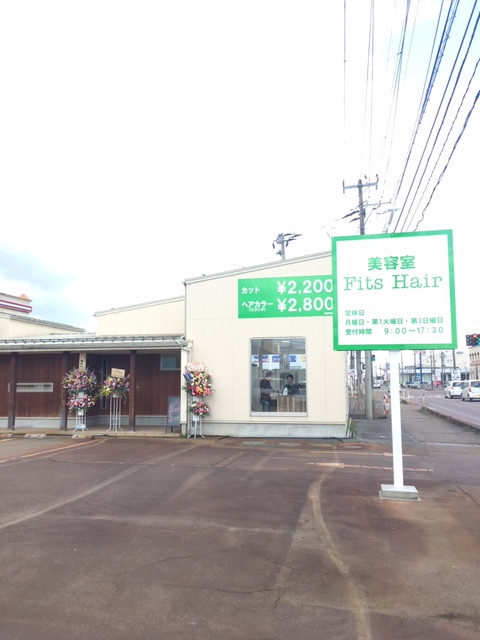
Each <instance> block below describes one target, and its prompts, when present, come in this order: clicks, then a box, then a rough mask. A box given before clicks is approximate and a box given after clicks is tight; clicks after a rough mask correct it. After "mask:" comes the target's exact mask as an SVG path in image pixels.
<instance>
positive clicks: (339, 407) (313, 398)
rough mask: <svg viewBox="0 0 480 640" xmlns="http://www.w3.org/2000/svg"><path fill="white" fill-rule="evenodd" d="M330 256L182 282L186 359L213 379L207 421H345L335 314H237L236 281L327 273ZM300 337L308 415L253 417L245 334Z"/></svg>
mask: <svg viewBox="0 0 480 640" xmlns="http://www.w3.org/2000/svg"><path fill="white" fill-rule="evenodd" d="M330 274H331V258H330V254H322V255H321V256H320V254H319V256H317V257H316V258H311V259H305V258H304V259H301V260H298V261H291V260H288V261H279V262H278V263H275V265H268V266H265V267H257V268H255V269H252V270H248V271H247V270H242V271H241V272H235V273H231V274H220V275H219V276H217V277H215V276H214V277H209V278H201V279H196V280H187V282H186V285H187V292H186V318H187V321H186V322H187V324H186V338H187V339H188V340H192V343H193V348H192V352H191V354H190V361H201V362H204V363H205V364H206V365H207V367H208V371H209V372H210V373H211V375H212V377H213V387H214V394H213V396H212V397H211V398H210V399H209V404H210V406H211V410H212V415H211V417H210V418H209V419H208V421H206V424H207V422H210V421H211V422H216V421H220V422H223V423H225V422H229V421H232V422H239V421H252V420H253V419H254V420H255V421H256V422H275V423H282V422H283V423H288V422H292V421H295V420H296V421H300V422H302V423H312V424H313V423H315V424H318V423H340V424H343V425H344V424H345V422H346V419H347V396H346V368H345V354H344V353H342V352H335V351H333V318H332V317H310V318H306V317H300V318H293V319H292V318H271V319H268V318H265V319H251V320H249V319H238V302H237V281H238V279H240V278H260V277H261V278H269V277H278V276H281V277H285V276H287V277H288V276H302V275H305V276H307V275H308V276H311V275H330ZM264 337H272V338H277V337H278V338H281V337H286V338H289V337H304V338H305V341H306V351H307V394H308V395H307V402H308V415H307V416H302V417H293V416H291V415H285V414H283V415H281V414H278V413H271V414H263V415H262V414H253V415H252V414H251V411H250V407H251V397H250V396H251V381H250V375H251V366H250V340H251V338H264Z"/></svg>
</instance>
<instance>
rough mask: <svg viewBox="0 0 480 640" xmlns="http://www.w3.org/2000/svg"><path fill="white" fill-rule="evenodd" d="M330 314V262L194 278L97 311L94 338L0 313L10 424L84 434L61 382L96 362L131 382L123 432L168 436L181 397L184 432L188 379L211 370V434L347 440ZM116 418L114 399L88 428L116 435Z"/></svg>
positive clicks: (0, 410) (0, 413) (207, 426)
mask: <svg viewBox="0 0 480 640" xmlns="http://www.w3.org/2000/svg"><path fill="white" fill-rule="evenodd" d="M331 313H332V298H331V256H330V253H321V254H314V255H312V256H306V257H302V258H298V259H288V260H282V261H277V262H274V263H269V264H264V265H259V266H254V267H249V268H242V269H238V270H235V271H230V272H224V273H219V274H214V275H210V276H202V277H198V278H191V279H187V280H186V281H185V295H184V296H182V297H179V298H173V299H168V300H160V301H156V302H151V303H145V304H139V305H132V306H129V307H122V308H117V309H111V310H107V311H99V312H97V313H95V318H96V332H95V333H94V334H90V333H86V332H83V331H82V330H80V329H76V328H74V327H64V326H62V325H54V324H53V323H43V326H40V325H41V324H42V323H41V321H34V320H32V319H31V318H30V317H28V314H26V313H25V312H24V311H20V312H18V311H15V312H13V313H12V312H11V311H8V310H5V312H4V313H3V312H2V311H1V310H0V427H7V428H9V429H14V428H20V427H42V426H43V427H44V428H60V429H71V428H73V427H74V418H73V416H71V415H69V414H68V412H67V411H66V396H65V390H64V389H63V388H62V379H63V376H64V374H65V372H66V371H68V370H69V369H71V368H72V367H75V366H79V365H80V366H82V365H86V366H88V367H89V368H92V369H94V370H95V371H97V372H98V377H99V378H103V377H106V376H108V375H109V374H110V372H111V370H112V369H116V370H122V371H125V373H128V374H129V375H130V387H131V390H130V393H129V396H128V400H127V401H126V402H125V403H124V404H123V405H122V426H123V428H128V429H131V430H137V431H141V429H142V427H146V426H149V427H160V428H161V427H163V426H164V425H165V424H166V421H167V414H168V407H169V402H170V401H171V399H175V398H179V399H180V407H181V409H180V422H181V426H180V430H181V431H182V432H183V433H185V431H186V423H187V420H188V419H189V412H188V404H189V398H188V396H187V394H186V392H185V391H184V390H183V388H184V376H183V373H184V372H185V367H186V366H187V365H189V363H193V362H201V363H204V365H205V366H206V368H207V371H208V373H210V375H211V376H212V386H213V393H212V395H211V396H208V399H207V401H208V404H209V406H210V415H209V416H208V417H206V418H204V419H203V425H202V427H203V433H204V435H206V436H209V435H212V436H213V435H215V436H232V437H236V436H237V437H345V435H346V425H347V422H348V400H347V387H346V362H345V353H344V352H335V351H334V350H333V318H332V315H331ZM22 314H23V315H22ZM12 316H14V319H12ZM36 323H37V324H36ZM13 325H14V326H13ZM33 325H35V332H34V331H32V326H33ZM267 373H269V374H270V375H269V377H268V379H269V380H270V381H271V382H270V383H271V391H269V392H270V395H271V403H270V405H269V406H268V410H265V408H266V407H265V403H263V405H262V403H261V402H260V393H261V391H260V387H261V382H262V380H265V378H266V374H267ZM289 382H290V383H293V389H294V393H292V394H290V395H288V390H285V387H286V385H287V383H289ZM291 388H292V387H290V389H291ZM108 417H109V407H108V402H107V401H106V399H105V398H103V399H101V400H98V401H97V403H96V404H95V406H94V407H92V408H91V409H89V411H88V424H89V425H91V426H100V427H103V426H106V425H108Z"/></svg>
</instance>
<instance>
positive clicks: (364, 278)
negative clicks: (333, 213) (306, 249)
mask: <svg viewBox="0 0 480 640" xmlns="http://www.w3.org/2000/svg"><path fill="white" fill-rule="evenodd" d="M362 243H363V244H362ZM332 267H333V269H332V271H333V283H334V291H333V297H334V305H333V335H334V349H335V350H336V351H342V350H343V351H347V350H348V351H350V350H352V351H355V350H366V351H380V350H392V349H400V350H406V349H409V350H418V349H455V348H456V347H457V325H456V314H455V278H454V265H453V235H452V231H451V230H439V231H423V232H411V233H410V232H407V233H397V234H375V235H361V236H339V237H334V238H332ZM426 293H428V296H427V295H426ZM417 307H418V308H419V309H418V312H417ZM382 310H384V311H382ZM348 314H350V316H348ZM383 323H385V324H383Z"/></svg>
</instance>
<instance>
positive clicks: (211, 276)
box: [184, 251, 332, 284]
mask: <svg viewBox="0 0 480 640" xmlns="http://www.w3.org/2000/svg"><path fill="white" fill-rule="evenodd" d="M331 255H332V252H331V251H322V252H320V253H312V254H310V255H307V256H300V257H298V258H287V259H286V260H275V262H266V263H263V264H258V265H253V266H251V267H240V268H239V269H233V270H232V271H220V272H218V273H212V274H209V275H202V276H197V277H193V278H187V279H186V280H185V281H184V282H185V284H189V283H193V282H201V281H202V280H214V279H215V278H224V277H226V276H234V275H237V274H240V273H248V272H250V271H260V270H261V269H271V268H272V267H283V266H286V265H288V264H295V263H297V262H307V261H311V260H318V258H327V257H329V256H331Z"/></svg>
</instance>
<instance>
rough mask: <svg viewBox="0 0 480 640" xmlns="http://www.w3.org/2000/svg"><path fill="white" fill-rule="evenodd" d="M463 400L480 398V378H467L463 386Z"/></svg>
mask: <svg viewBox="0 0 480 640" xmlns="http://www.w3.org/2000/svg"><path fill="white" fill-rule="evenodd" d="M462 400H469V401H470V402H471V401H472V400H480V380H466V381H465V382H464V383H463V386H462Z"/></svg>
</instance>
